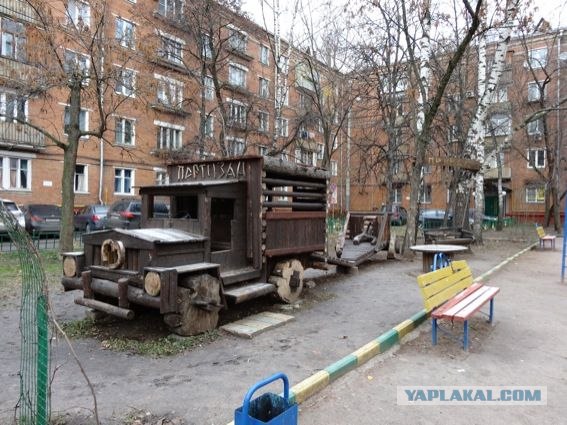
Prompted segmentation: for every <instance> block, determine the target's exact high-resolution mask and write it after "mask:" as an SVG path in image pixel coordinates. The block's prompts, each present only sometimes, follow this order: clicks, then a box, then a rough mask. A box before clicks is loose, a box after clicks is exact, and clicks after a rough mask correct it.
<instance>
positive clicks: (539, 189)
mask: <svg viewBox="0 0 567 425" xmlns="http://www.w3.org/2000/svg"><path fill="white" fill-rule="evenodd" d="M543 202H545V187H544V186H543V185H539V186H527V187H526V203H528V204H542V203H543Z"/></svg>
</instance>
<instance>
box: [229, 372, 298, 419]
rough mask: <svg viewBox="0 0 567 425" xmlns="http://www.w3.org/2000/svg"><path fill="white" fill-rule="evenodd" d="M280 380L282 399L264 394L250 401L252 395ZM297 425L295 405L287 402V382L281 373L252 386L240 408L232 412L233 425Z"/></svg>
mask: <svg viewBox="0 0 567 425" xmlns="http://www.w3.org/2000/svg"><path fill="white" fill-rule="evenodd" d="M278 379H281V380H282V381H283V384H284V392H283V397H282V396H280V395H278V394H273V393H264V394H262V395H261V396H260V397H256V398H255V399H254V400H252V396H253V395H254V393H255V392H256V391H257V390H258V389H260V388H262V387H264V386H266V385H268V384H270V383H272V382H274V381H277V380H278ZM265 424H270V425H297V404H296V403H293V404H291V403H290V402H289V381H288V379H287V376H285V375H284V374H283V373H276V374H275V375H273V376H271V377H269V378H267V379H264V380H263V381H260V382H257V383H256V384H255V385H254V386H252V387H251V388H250V389H249V390H248V392H247V393H246V396H245V397H244V402H243V404H242V406H241V407H239V408H238V409H236V410H235V411H234V425H265Z"/></svg>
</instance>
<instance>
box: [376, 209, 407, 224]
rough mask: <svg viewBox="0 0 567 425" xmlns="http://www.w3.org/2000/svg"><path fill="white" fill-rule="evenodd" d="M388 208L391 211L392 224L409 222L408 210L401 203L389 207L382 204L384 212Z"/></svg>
mask: <svg viewBox="0 0 567 425" xmlns="http://www.w3.org/2000/svg"><path fill="white" fill-rule="evenodd" d="M386 210H388V211H389V212H390V214H391V215H390V224H391V225H392V226H403V225H404V224H406V223H407V222H408V212H407V210H406V209H405V208H404V207H402V206H401V205H397V204H393V205H390V206H389V207H387V206H386V205H382V212H385V211H386Z"/></svg>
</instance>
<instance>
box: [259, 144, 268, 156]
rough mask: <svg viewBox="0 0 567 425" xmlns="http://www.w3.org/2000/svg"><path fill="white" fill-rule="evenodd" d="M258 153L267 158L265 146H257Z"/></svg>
mask: <svg viewBox="0 0 567 425" xmlns="http://www.w3.org/2000/svg"><path fill="white" fill-rule="evenodd" d="M258 153H259V154H260V155H262V156H267V155H268V148H267V147H266V146H258Z"/></svg>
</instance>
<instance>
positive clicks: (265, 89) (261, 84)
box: [258, 77, 270, 99]
mask: <svg viewBox="0 0 567 425" xmlns="http://www.w3.org/2000/svg"><path fill="white" fill-rule="evenodd" d="M269 87H270V86H269V81H268V80H266V79H265V78H262V77H260V78H259V79H258V95H259V96H260V97H263V98H264V99H266V98H267V97H268V96H269V95H270V88H269Z"/></svg>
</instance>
